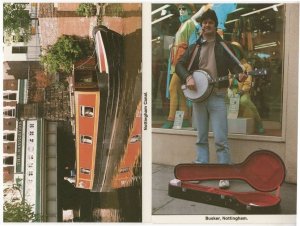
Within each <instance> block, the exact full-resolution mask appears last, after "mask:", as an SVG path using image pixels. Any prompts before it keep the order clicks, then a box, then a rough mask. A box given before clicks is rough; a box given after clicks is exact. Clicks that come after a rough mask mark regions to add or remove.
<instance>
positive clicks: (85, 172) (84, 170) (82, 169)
mask: <svg viewBox="0 0 300 226" xmlns="http://www.w3.org/2000/svg"><path fill="white" fill-rule="evenodd" d="M80 173H82V174H90V173H91V170H90V169H86V168H80Z"/></svg>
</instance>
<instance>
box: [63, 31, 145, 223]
mask: <svg viewBox="0 0 300 226" xmlns="http://www.w3.org/2000/svg"><path fill="white" fill-rule="evenodd" d="M123 41H124V42H123V48H124V49H123V54H124V58H123V60H124V61H123V64H122V66H123V67H124V68H123V70H122V72H123V73H122V74H121V76H120V87H119V88H120V89H119V90H120V96H119V98H118V101H117V103H115V104H117V108H114V109H117V112H115V113H116V114H117V117H116V118H117V123H116V125H115V126H116V129H115V131H116V132H115V134H113V135H114V139H113V142H112V144H111V148H112V149H113V150H112V151H113V153H115V154H114V155H113V157H112V158H111V159H112V161H110V164H112V165H111V167H112V168H117V167H118V165H119V163H120V161H121V160H122V158H124V154H125V150H126V146H127V142H128V138H129V136H130V131H131V128H132V126H133V122H134V117H135V112H136V108H137V105H138V104H139V102H140V100H141V96H142V93H141V92H142V75H141V57H142V56H141V54H142V51H141V50H142V49H141V30H138V31H136V32H134V33H132V34H130V35H128V36H126V37H124V40H123ZM74 163H75V143H74V137H73V135H72V133H71V126H70V125H69V124H68V123H61V124H60V127H59V130H58V167H59V169H58V172H59V173H58V178H59V183H58V184H59V186H58V196H59V197H58V200H59V209H60V210H61V211H62V210H63V209H74V210H80V217H77V218H76V219H74V221H80V222H141V221H142V179H141V175H142V163H141V155H139V156H138V158H137V161H136V162H135V165H134V168H133V175H132V178H128V179H127V182H128V183H126V187H121V188H118V189H110V190H109V192H90V191H89V190H84V189H78V188H75V187H74V186H73V185H71V184H70V183H69V182H66V181H64V180H63V176H64V168H65V166H70V167H71V168H72V167H74ZM116 172H117V171H116V170H114V171H111V172H110V174H109V175H107V176H108V177H109V178H110V179H111V178H112V177H114V176H116V175H115V173H116ZM59 219H60V221H62V216H60V217H59Z"/></svg>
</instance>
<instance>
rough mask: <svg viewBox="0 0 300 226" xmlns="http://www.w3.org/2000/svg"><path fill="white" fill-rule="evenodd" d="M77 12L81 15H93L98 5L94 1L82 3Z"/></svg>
mask: <svg viewBox="0 0 300 226" xmlns="http://www.w3.org/2000/svg"><path fill="white" fill-rule="evenodd" d="M76 13H77V14H78V15H80V16H86V17H91V16H95V15H96V6H95V5H94V4H93V3H80V4H79V7H78V8H77V9H76Z"/></svg>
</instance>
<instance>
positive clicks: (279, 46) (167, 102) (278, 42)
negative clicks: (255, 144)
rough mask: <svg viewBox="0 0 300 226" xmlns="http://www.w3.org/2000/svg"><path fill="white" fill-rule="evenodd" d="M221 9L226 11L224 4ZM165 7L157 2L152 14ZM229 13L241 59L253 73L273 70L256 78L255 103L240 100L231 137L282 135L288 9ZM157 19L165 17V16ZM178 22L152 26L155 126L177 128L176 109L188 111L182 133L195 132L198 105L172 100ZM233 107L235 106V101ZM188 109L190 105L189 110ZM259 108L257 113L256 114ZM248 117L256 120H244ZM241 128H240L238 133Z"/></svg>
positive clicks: (227, 29) (225, 24) (227, 27)
mask: <svg viewBox="0 0 300 226" xmlns="http://www.w3.org/2000/svg"><path fill="white" fill-rule="evenodd" d="M216 5H218V7H223V6H221V5H222V4H216ZM225 5H226V4H224V10H217V9H215V11H216V12H217V14H218V11H223V12H225V11H226V9H225V8H226V6H225ZM159 7H160V5H159V4H153V5H152V10H153V11H154V10H155V9H157V8H159ZM170 8H174V11H176V10H177V9H176V6H175V5H171V6H170ZM213 9H214V8H213ZM226 14H227V15H225V16H224V15H222V16H220V18H221V19H220V18H219V26H220V25H221V26H220V27H222V32H223V38H224V40H225V41H227V42H229V43H232V44H233V43H236V44H237V45H236V46H239V47H241V49H242V54H240V55H243V56H244V59H245V63H248V64H249V65H250V66H251V67H252V70H254V69H266V72H267V73H266V74H263V75H261V74H256V75H253V76H252V83H251V82H250V83H249V84H252V85H249V86H250V90H249V92H248V93H247V96H249V98H248V99H247V100H251V102H252V103H253V105H252V104H248V102H246V101H244V100H245V99H246V98H245V96H244V98H241V99H240V100H241V101H240V104H239V110H238V112H237V113H238V114H237V115H238V116H237V120H231V119H230V120H228V128H229V133H241V134H245V135H248V134H255V135H266V136H282V114H283V111H282V108H283V86H284V85H283V84H284V79H283V75H284V72H283V71H284V70H283V65H284V64H283V63H284V44H285V43H284V31H285V23H284V21H285V5H284V4H283V5H279V4H236V8H235V9H232V10H231V11H229V12H227V13H226ZM155 16H157V17H160V15H159V14H155ZM155 16H153V18H152V20H153V21H155V20H157V19H159V18H154V17H155ZM177 16H178V15H177ZM217 16H218V17H219V15H217ZM223 18H224V19H225V20H224V21H222V19H223ZM177 23H178V20H174V21H171V20H162V21H160V22H159V23H154V24H153V25H152V40H153V42H152V95H153V96H152V126H153V127H154V128H170V129H172V127H173V123H169V121H168V120H167V119H168V116H169V118H172V119H173V118H174V117H175V114H176V113H174V112H176V110H181V109H187V110H186V111H185V113H184V114H185V116H187V117H185V119H186V120H184V122H183V126H182V129H187V130H194V128H195V127H196V126H195V125H194V122H195V119H194V118H193V113H192V112H193V106H192V103H191V102H189V101H186V99H185V98H182V97H181V96H179V95H178V96H177V100H176V101H171V98H170V92H169V90H173V88H172V87H171V89H170V84H172V82H170V81H171V80H172V75H171V73H172V69H173V67H172V68H171V72H170V70H169V67H168V66H169V65H168V62H169V56H170V50H169V46H170V45H172V43H173V39H174V37H175V35H176V32H177V29H178V26H177V25H178V24H177ZM222 32H220V34H221V33H222ZM235 52H236V51H235ZM238 58H239V56H238ZM168 71H169V72H170V73H169V74H168ZM179 87H180V86H179ZM176 90H177V88H176ZM178 92H181V90H180V89H179V90H177V92H176V94H178ZM175 96H176V95H175ZM174 99H176V98H174ZM174 99H173V100H174ZM242 99H243V100H242ZM182 100H183V101H182ZM242 101H243V103H242ZM175 102H176V104H175ZM173 103H174V105H172V106H171V104H173ZM245 103H246V104H245ZM227 104H228V107H229V106H230V101H229V100H228V103H227ZM184 105H186V107H183V106H184ZM246 105H247V106H246ZM250 105H251V106H250ZM231 106H232V105H231ZM253 106H254V108H255V109H256V110H253V109H254V108H253ZM174 109H175V111H174ZM169 113H170V114H169ZM257 113H258V114H257ZM257 115H259V117H257ZM245 118H246V119H248V118H249V119H250V120H246V121H242V120H244V119H245ZM259 118H260V119H261V120H259ZM261 126H262V127H261ZM236 127H238V130H234V129H233V128H236ZM242 127H243V128H242ZM250 128H251V130H250ZM231 129H232V130H231ZM248 129H249V130H248ZM238 131H241V132H238Z"/></svg>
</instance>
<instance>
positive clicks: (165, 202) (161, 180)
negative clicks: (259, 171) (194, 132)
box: [152, 164, 297, 215]
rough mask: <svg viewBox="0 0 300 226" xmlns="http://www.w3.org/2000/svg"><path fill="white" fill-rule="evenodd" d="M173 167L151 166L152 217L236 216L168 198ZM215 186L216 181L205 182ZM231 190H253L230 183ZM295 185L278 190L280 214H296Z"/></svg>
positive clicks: (197, 204) (230, 210) (227, 210)
mask: <svg viewBox="0 0 300 226" xmlns="http://www.w3.org/2000/svg"><path fill="white" fill-rule="evenodd" d="M173 170H174V167H173V166H166V165H159V164H152V214H153V215H169V214H172V215H173V214H175V215H182V214H188V215H193V214H197V215H206V214H221V215H228V214H237V212H236V211H235V210H233V209H229V208H224V207H219V206H215V205H208V204H204V203H198V202H193V201H186V200H183V199H177V198H173V197H170V196H168V183H169V181H170V180H171V179H174V171H173ZM207 184H210V185H212V186H217V184H218V182H217V181H210V182H207ZM231 189H232V190H235V191H249V190H253V189H252V188H251V187H250V186H248V185H247V184H245V183H244V182H241V181H232V182H231ZM296 193H297V185H295V184H288V183H284V184H283V185H282V187H281V190H280V196H281V213H280V214H296V206H297V196H296Z"/></svg>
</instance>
